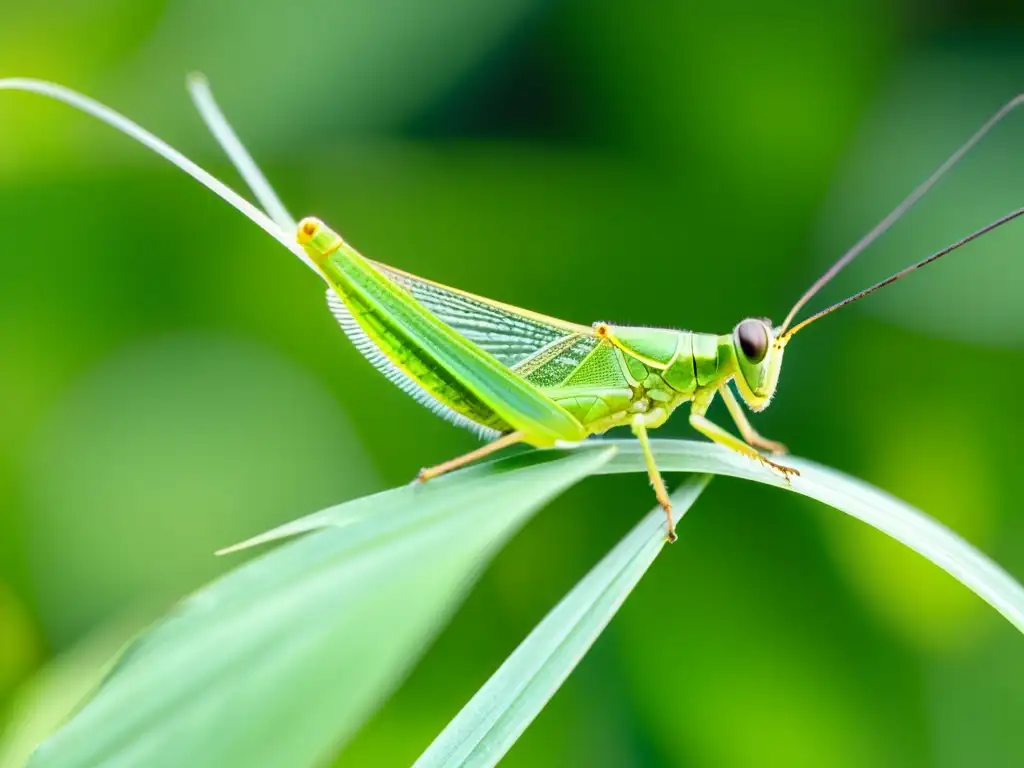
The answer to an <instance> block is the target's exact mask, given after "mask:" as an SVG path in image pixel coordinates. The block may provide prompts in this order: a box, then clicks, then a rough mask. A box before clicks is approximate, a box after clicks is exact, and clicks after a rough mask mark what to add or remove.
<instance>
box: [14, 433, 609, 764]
mask: <svg viewBox="0 0 1024 768" xmlns="http://www.w3.org/2000/svg"><path fill="white" fill-rule="evenodd" d="M614 453H615V449H614V448H612V447H605V448H603V449H602V448H596V449H595V450H586V451H580V452H577V453H573V454H569V455H562V456H560V455H558V454H555V453H548V454H546V455H545V454H536V453H535V454H529V455H526V456H518V457H514V458H512V459H509V460H505V461H499V462H494V463H491V464H487V465H483V466H478V467H473V468H472V469H471V470H469V471H466V472H462V473H459V474H457V475H453V476H451V477H449V478H445V479H444V480H443V481H441V482H436V483H430V484H428V485H426V486H419V487H405V488H398V489H396V490H394V491H389V492H387V493H384V494H378V495H377V496H374V497H370V499H369V500H368V499H362V500H358V501H356V502H353V505H354V506H356V507H359V506H364V505H366V504H367V503H369V502H370V501H372V503H373V504H374V506H375V507H376V511H377V512H378V514H373V515H369V516H365V517H362V518H361V519H359V520H357V521H355V522H353V523H352V524H351V525H348V526H346V527H344V528H335V527H331V528H328V529H325V530H322V531H319V532H317V533H315V534H312V535H309V536H306V537H304V538H302V539H299V540H297V541H294V542H290V543H288V544H287V545H285V546H282V547H280V548H278V549H276V550H274V551H272V552H270V553H268V554H266V555H264V556H262V557H260V558H257V559H255V560H253V561H251V562H249V563H247V564H245V565H244V566H242V567H240V568H238V569H237V570H235V571H233V572H232V573H230V574H228V575H227V576H225V577H223V578H221V579H218V580H217V581H214V582H213V583H212V584H210V585H209V586H207V587H206V588H204V589H203V590H201V591H200V592H198V593H197V594H195V595H193V596H192V597H191V598H189V599H188V600H186V601H185V602H184V603H182V604H181V605H180V607H179V608H178V609H177V611H176V612H175V613H174V614H172V615H171V616H170V617H169V618H167V619H165V620H164V621H163V622H162V623H161V624H158V625H157V626H156V627H154V628H153V629H151V630H150V631H149V632H148V633H146V634H144V635H143V636H142V637H141V638H139V639H138V640H137V641H136V642H135V643H134V645H132V646H131V647H129V649H128V650H127V652H126V654H125V655H124V657H123V658H122V659H121V660H120V661H119V663H118V665H117V666H116V667H115V669H114V671H113V672H112V674H111V675H110V677H109V678H108V679H107V681H106V682H105V684H104V685H103V686H102V687H101V688H100V690H99V691H98V693H97V695H96V697H95V698H94V699H93V700H92V701H90V702H89V703H88V704H87V705H85V707H84V708H83V709H82V710H81V711H80V712H79V714H78V715H77V716H76V717H74V718H73V719H72V720H71V721H70V722H69V723H68V724H67V725H66V726H65V727H64V728H63V729H62V730H60V731H59V732H58V733H56V734H55V735H54V736H53V737H52V738H50V739H49V740H48V741H46V742H44V744H43V745H42V746H41V747H40V748H39V750H38V751H37V753H36V754H35V755H34V756H33V760H32V761H31V763H30V764H31V765H32V766H36V767H37V768H38V767H39V766H54V765H59V766H62V767H66V766H86V765H88V766H93V765H98V764H104V765H146V766H182V765H188V766H204V765H210V766H231V765H260V766H278V765H280V766H298V765H309V764H311V763H314V762H316V761H318V760H322V759H323V758H324V757H326V756H328V755H329V754H330V753H331V752H332V750H334V749H337V748H338V747H339V746H340V745H342V744H343V743H344V742H345V741H346V739H347V738H349V737H350V736H351V735H352V734H353V733H354V732H355V730H356V728H358V726H359V725H361V724H362V723H363V721H365V720H366V718H367V717H368V716H369V715H370V714H371V713H372V712H373V711H374V710H375V709H376V708H377V706H379V705H380V703H381V702H382V701H383V700H384V699H385V698H386V697H387V696H388V694H389V693H390V692H391V691H392V690H393V689H394V687H395V686H396V685H397V684H398V682H399V681H400V680H401V678H402V676H403V675H404V674H405V673H406V672H407V671H408V669H409V668H410V667H411V665H412V664H413V662H414V661H415V660H416V659H417V658H418V657H419V655H420V653H422V651H423V650H424V649H425V648H426V647H427V644H428V643H429V641H430V639H431V638H432V637H433V635H434V634H435V633H436V632H437V631H438V630H439V629H440V628H441V627H442V626H443V625H444V623H445V621H446V619H447V618H448V616H449V615H450V614H451V613H452V611H453V610H454V608H455V607H456V606H457V605H458V604H459V602H460V601H461V599H462V597H463V596H464V595H465V594H466V592H467V590H468V588H469V586H470V585H471V584H472V582H473V581H474V579H475V577H476V576H477V575H478V574H479V573H480V571H481V569H482V568H483V566H484V565H485V564H486V563H487V561H488V559H489V558H490V556H491V555H492V554H493V553H494V552H495V551H496V550H497V548H498V547H499V546H500V545H501V544H502V543H504V541H505V540H506V539H508V537H509V536H511V535H512V534H513V533H514V532H515V531H516V530H517V529H518V528H519V527H520V526H521V525H522V524H523V523H524V522H525V521H526V520H527V519H528V518H529V517H530V515H531V514H532V513H533V512H534V511H535V510H536V509H538V508H539V507H540V506H542V505H543V504H544V503H545V502H546V501H548V500H549V499H550V498H552V497H553V496H554V495H556V494H557V493H559V492H560V491H562V490H563V489H565V488H567V487H568V486H570V485H572V484H573V483H575V482H577V481H578V480H580V479H581V478H583V477H585V476H586V475H588V474H592V473H594V472H595V471H597V470H598V469H599V468H600V467H601V465H603V464H604V463H606V462H607V461H608V460H609V459H610V458H611V457H612V456H613V455H614ZM513 470H514V471H513ZM345 506H347V505H343V506H342V507H340V508H339V512H343V511H344V509H345Z"/></svg>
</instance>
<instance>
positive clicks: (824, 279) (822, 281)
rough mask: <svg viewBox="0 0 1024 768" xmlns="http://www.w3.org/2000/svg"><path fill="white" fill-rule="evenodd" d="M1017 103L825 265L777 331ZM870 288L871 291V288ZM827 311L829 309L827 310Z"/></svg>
mask: <svg viewBox="0 0 1024 768" xmlns="http://www.w3.org/2000/svg"><path fill="white" fill-rule="evenodd" d="M1021 104H1024V93H1022V94H1020V95H1018V96H1016V97H1015V98H1013V99H1011V100H1010V101H1008V102H1007V103H1006V104H1005V105H1004V106H1003V108H1002V109H1000V110H999V111H998V112H996V113H995V114H994V115H992V117H990V118H989V119H988V122H986V123H985V124H984V125H983V126H981V128H979V129H978V130H977V131H976V132H975V133H974V135H973V136H971V138H969V139H968V140H967V141H966V142H964V144H963V146H961V147H960V149H958V150H957V151H956V152H954V153H953V154H952V155H951V156H950V157H949V159H948V160H946V162H944V163H943V164H942V165H940V166H939V168H938V170H936V171H935V173H933V174H932V175H931V176H929V177H928V178H927V179H925V180H924V182H922V183H921V184H920V186H918V187H917V189H915V190H914V191H913V192H911V193H910V194H909V195H908V196H907V197H906V199H905V200H904V201H903V202H902V203H900V204H899V205H897V206H896V207H895V208H894V209H893V210H892V212H891V213H890V214H889V215H888V216H886V217H885V218H884V219H882V220H881V221H880V222H879V223H878V224H877V225H876V226H875V228H874V229H872V230H871V231H870V232H868V233H867V234H866V235H864V237H862V238H861V239H860V240H858V241H857V243H856V244H855V245H854V246H853V247H852V248H850V250H848V251H847V252H846V253H844V254H843V255H842V256H841V257H840V258H839V260H838V261H837V262H836V263H835V264H833V265H832V266H831V267H829V268H828V271H827V272H825V274H823V275H822V276H821V277H819V278H818V279H817V280H816V281H815V282H814V285H812V286H811V287H810V288H808V289H807V291H806V292H805V293H804V295H803V296H801V297H800V299H799V300H798V301H797V303H796V304H794V305H793V308H792V309H791V310H789V314H788V315H786V319H785V320H784V321H783V323H782V328H781V332H782V333H784V332H785V330H786V329H787V328H788V327H789V324H790V323H791V322H793V318H795V317H796V315H797V313H798V312H799V311H800V310H801V309H803V307H804V305H805V304H806V303H807V302H808V301H810V299H811V297H812V296H814V294H816V293H817V292H818V291H820V290H821V289H822V288H823V287H824V286H825V285H826V284H827V283H828V281H829V280H831V279H832V278H833V277H835V276H836V275H837V274H839V272H840V270H842V269H843V267H845V266H846V265H847V264H849V263H850V262H851V261H853V260H854V259H855V258H857V256H859V255H860V254H861V252H862V251H863V250H864V249H865V248H867V247H868V246H869V245H871V244H872V243H873V242H875V240H877V239H878V237H879V235H881V234H882V233H884V232H885V231H886V230H887V229H889V227H891V226H892V225H893V224H894V223H895V222H896V221H897V220H898V219H899V218H900V217H901V216H902V215H903V214H904V213H906V212H907V211H908V210H910V209H911V208H913V207H914V205H915V204H916V203H917V201H918V200H920V199H921V198H922V197H924V196H925V194H926V193H927V192H928V191H929V190H930V189H931V188H932V187H934V186H935V185H936V184H937V183H938V182H939V180H940V179H941V178H942V177H943V176H945V175H946V173H947V172H948V171H949V170H950V169H951V168H952V167H953V166H954V165H956V164H957V163H958V162H960V160H961V159H963V156H964V155H966V154H967V153H968V152H970V151H971V150H972V149H973V148H974V146H975V145H976V144H977V143H978V142H979V141H981V140H982V139H983V138H985V135H986V134H987V133H988V132H989V131H991V130H992V129H993V128H995V127H996V125H998V124H999V122H1000V121H1002V119H1003V118H1004V117H1006V116H1007V115H1008V114H1010V113H1011V112H1012V111H1013V110H1014V109H1016V108H1017V107H1019V106H1020V105H1021ZM936 258H938V257H936ZM917 266H921V265H917ZM915 268H916V267H915ZM883 284H884V283H883ZM881 285H882V284H879V285H878V286H875V287H876V288H877V287H881ZM870 290H874V288H872V289H870ZM836 308H838V307H832V309H836ZM829 311H831V309H830V310H829ZM815 317H817V315H815Z"/></svg>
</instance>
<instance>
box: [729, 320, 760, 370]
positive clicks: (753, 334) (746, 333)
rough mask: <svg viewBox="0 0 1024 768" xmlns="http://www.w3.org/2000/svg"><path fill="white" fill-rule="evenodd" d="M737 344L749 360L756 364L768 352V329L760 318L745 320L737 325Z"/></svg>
mask: <svg viewBox="0 0 1024 768" xmlns="http://www.w3.org/2000/svg"><path fill="white" fill-rule="evenodd" d="M734 335H735V337H736V344H737V346H739V348H740V351H741V352H742V353H743V356H744V357H745V358H747V360H748V361H749V362H751V363H754V364H755V365H756V364H757V363H760V362H761V361H762V360H764V356H765V355H766V354H767V353H768V330H767V329H766V328H765V327H764V323H762V322H761V321H760V320H744V321H743V322H742V323H740V324H739V325H737V326H736V331H735V334H734Z"/></svg>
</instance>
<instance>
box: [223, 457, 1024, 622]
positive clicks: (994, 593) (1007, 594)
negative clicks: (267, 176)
mask: <svg viewBox="0 0 1024 768" xmlns="http://www.w3.org/2000/svg"><path fill="white" fill-rule="evenodd" d="M583 445H584V446H586V447H588V448H589V447H592V446H594V445H614V446H616V447H617V448H618V452H617V453H616V454H615V457H614V458H613V459H611V461H609V462H608V463H607V464H605V465H603V466H602V467H601V468H600V469H599V470H598V474H613V473H619V472H646V468H645V466H644V461H643V455H642V454H641V452H640V446H639V445H638V444H637V442H636V441H635V440H629V439H624V440H590V441H587V442H586V443H584V444H583ZM651 445H652V447H653V448H654V453H655V456H656V457H657V460H658V466H659V467H660V468H661V470H662V471H663V472H701V473H708V474H713V475H727V476H729V477H738V478H742V479H745V480H754V481H757V482H759V483H765V484H766V485H773V486H775V487H777V488H782V489H783V490H789V491H794V492H796V493H799V494H801V495H803V496H807V497H809V498H812V499H816V500H817V501H820V502H822V503H823V504H827V505H829V506H830V507H835V508H836V509H838V510H839V511H841V512H845V513H846V514H848V515H851V516H852V517H855V518H857V519H858V520H861V521H863V522H865V523H867V524H868V525H871V526H873V527H874V528H877V529H878V530H880V531H882V533H885V534H887V535H889V536H891V537H892V538H894V539H896V540H897V541H899V542H901V543H903V544H905V545H906V546H908V547H910V548H911V549H913V550H914V551H915V552H917V553H919V554H920V555H923V556H924V557H926V558H927V559H928V560H930V561H932V562H933V563H935V565H937V566H939V567H940V568H942V569H943V570H944V571H946V572H947V573H949V574H950V575H951V576H953V577H954V578H955V579H957V580H958V581H960V582H961V583H962V584H964V585H965V586H966V587H968V588H969V589H970V590H971V591H973V592H974V593H975V594H977V595H978V596H979V597H981V598H982V599H983V600H985V602H987V603H988V604H989V605H991V606H992V607H993V608H995V609H996V610H997V611H999V612H1000V613H1001V614H1003V616H1005V617H1006V618H1007V619H1008V620H1009V621H1010V622H1011V623H1012V624H1013V625H1014V626H1015V627H1017V629H1019V630H1021V631H1022V632H1024V587H1022V586H1021V585H1020V583H1018V582H1017V581H1015V580H1014V578H1013V577H1012V576H1010V575H1009V574H1008V573H1007V572H1006V571H1004V570H1003V569H1002V568H1000V567H999V566H998V565H997V564H996V563H994V562H993V561H992V560H991V559H989V558H988V557H987V556H986V555H985V554H983V553H982V552H980V551H978V550H977V549H976V548H975V547H973V546H972V545H971V544H969V543H967V542H966V541H964V540H963V539H962V538H960V537H959V536H957V534H956V533H954V532H953V531H951V530H949V529H948V528H946V527H945V526H944V525H942V524H941V523H939V522H937V521H936V520H934V519H932V518H930V517H928V516H927V515H926V514H924V513H923V512H921V511H919V510H917V509H915V508H914V507H912V506H910V505H909V504H907V503H905V502H903V501H900V500H899V499H897V498H895V497H893V496H891V495H889V494H887V493H885V492H884V491H881V490H879V489H878V488H875V487H873V486H871V485H868V484H867V483H864V482H862V481H860V480H856V479H855V478H852V477H850V476H849V475H845V474H843V473H841V472H838V471H836V470H834V469H829V468H827V467H823V466H821V465H820V464H815V463H813V462H811V461H808V460H806V459H799V458H796V457H792V456H788V457H786V461H787V462H788V463H790V464H792V465H793V466H794V467H796V468H797V469H799V470H800V473H801V474H800V476H799V477H794V478H791V481H790V484H788V485H787V483H786V481H784V480H783V479H782V478H780V477H779V476H778V475H777V474H775V473H774V472H770V471H769V470H767V469H765V468H764V467H761V466H760V465H758V464H755V463H754V462H752V461H750V460H749V459H747V458H745V457H743V456H740V455H738V454H736V453H734V452H733V451H730V450H729V449H727V448H723V447H722V446H718V445H715V444H713V443H706V442H702V441H695V440H676V439H656V440H652V441H651ZM480 466H485V465H478V466H477V467H471V468H469V469H466V470H462V471H461V473H470V472H476V471H479V468H480ZM459 475H460V473H455V475H454V476H456V477H457V476H459ZM357 509H358V508H356V507H347V508H346V509H345V510H344V511H340V510H338V509H328V510H324V511H323V512H318V513H316V514H315V515H310V516H308V517H304V518H300V519H298V520H295V521H293V522H291V523H288V524H286V525H284V526H281V527H279V528H275V529H274V530H271V531H268V532H267V533H265V534H262V535H260V536H258V537H256V538H254V539H251V540H249V541H247V542H243V543H242V544H239V545H238V548H244V547H246V546H253V545H255V544H259V543H262V542H265V541H273V540H274V539H278V538H283V537H286V536H293V535H295V534H298V533H302V532H305V531H309V530H315V529H317V528H320V527H323V526H326V525H345V524H347V522H348V516H349V515H350V514H353V513H355V512H356V511H357ZM364 511H365V508H364ZM359 514H362V512H360V513H359Z"/></svg>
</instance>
